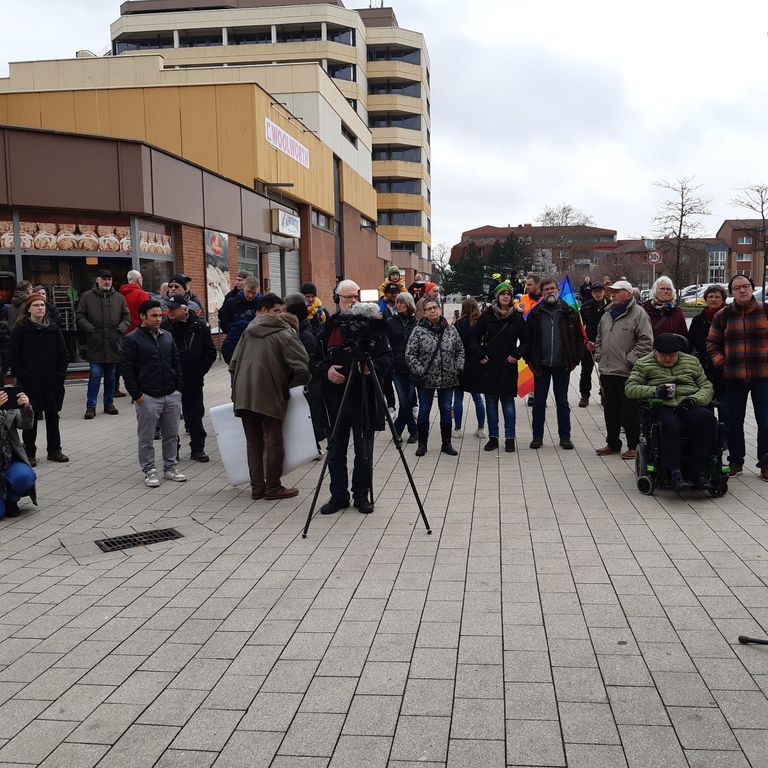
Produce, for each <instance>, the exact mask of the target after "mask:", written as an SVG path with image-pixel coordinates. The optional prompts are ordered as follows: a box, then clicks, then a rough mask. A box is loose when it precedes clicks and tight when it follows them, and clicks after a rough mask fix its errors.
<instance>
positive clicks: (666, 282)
mask: <svg viewBox="0 0 768 768" xmlns="http://www.w3.org/2000/svg"><path fill="white" fill-rule="evenodd" d="M662 285H665V286H667V288H671V289H672V291H673V292H674V290H675V284H674V283H673V282H672V281H671V280H670V279H669V278H668V277H667V276H666V275H662V276H661V277H658V278H656V282H655V283H654V284H653V286H652V288H651V296H653V298H654V299H655V298H656V291H657V290H658V289H659V288H660V287H661V286H662Z"/></svg>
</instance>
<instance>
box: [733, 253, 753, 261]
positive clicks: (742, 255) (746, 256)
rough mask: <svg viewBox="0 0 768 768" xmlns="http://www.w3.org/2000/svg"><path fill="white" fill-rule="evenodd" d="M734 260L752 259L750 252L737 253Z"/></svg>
mask: <svg viewBox="0 0 768 768" xmlns="http://www.w3.org/2000/svg"><path fill="white" fill-rule="evenodd" d="M736 261H752V254H751V253H737V254H736Z"/></svg>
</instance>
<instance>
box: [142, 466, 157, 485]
mask: <svg viewBox="0 0 768 768" xmlns="http://www.w3.org/2000/svg"><path fill="white" fill-rule="evenodd" d="M144 485H146V486H147V488H157V486H158V485H160V478H159V477H158V476H157V470H156V469H150V470H149V472H145V473H144Z"/></svg>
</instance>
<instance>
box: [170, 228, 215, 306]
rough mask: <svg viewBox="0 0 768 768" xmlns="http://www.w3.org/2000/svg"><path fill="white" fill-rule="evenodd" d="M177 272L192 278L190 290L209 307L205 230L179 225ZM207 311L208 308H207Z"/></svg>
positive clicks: (177, 235)
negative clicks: (204, 242)
mask: <svg viewBox="0 0 768 768" xmlns="http://www.w3.org/2000/svg"><path fill="white" fill-rule="evenodd" d="M175 241H176V270H177V272H183V273H184V274H185V275H189V276H190V277H191V278H192V284H191V286H190V288H191V289H192V293H194V294H196V295H197V296H198V297H199V298H200V300H201V301H202V302H203V303H205V304H206V305H207V302H208V298H207V293H208V292H207V281H206V279H205V249H204V247H203V230H202V229H201V228H200V227H193V226H189V225H188V224H179V225H177V228H176V237H175ZM206 309H207V306H206Z"/></svg>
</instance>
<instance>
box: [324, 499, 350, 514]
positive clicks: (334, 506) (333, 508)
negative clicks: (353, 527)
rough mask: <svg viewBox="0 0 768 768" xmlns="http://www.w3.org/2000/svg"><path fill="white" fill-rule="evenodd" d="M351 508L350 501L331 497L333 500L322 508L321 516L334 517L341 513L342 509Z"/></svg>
mask: <svg viewBox="0 0 768 768" xmlns="http://www.w3.org/2000/svg"><path fill="white" fill-rule="evenodd" d="M348 506H349V499H337V498H334V497H333V496H331V498H330V499H329V500H328V501H326V502H325V504H323V506H322V507H320V514H321V515H333V514H335V513H336V512H341V510H342V509H346V508H347V507H348Z"/></svg>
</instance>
